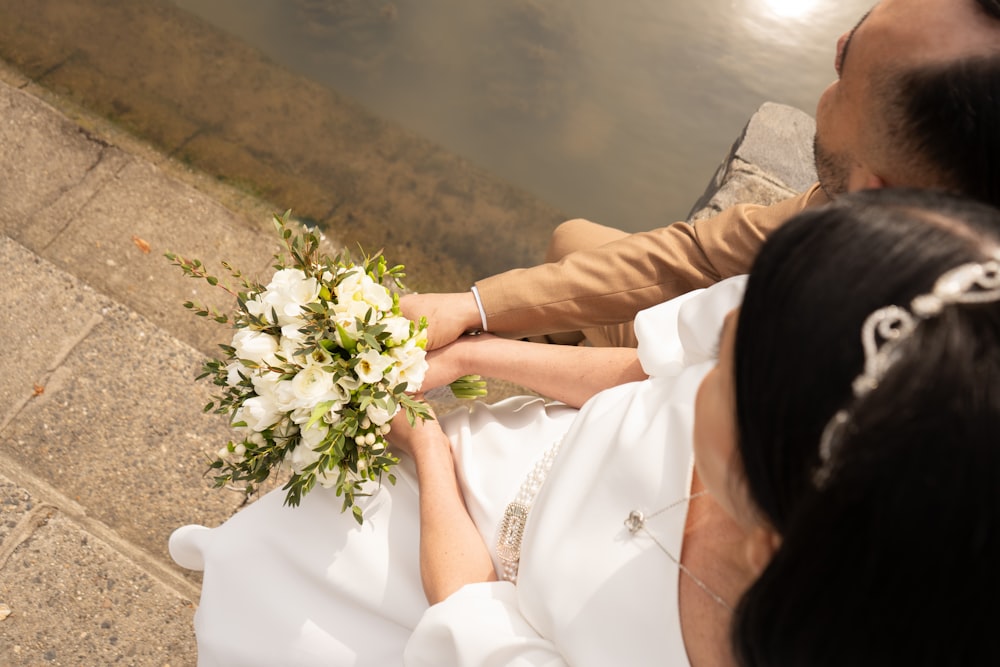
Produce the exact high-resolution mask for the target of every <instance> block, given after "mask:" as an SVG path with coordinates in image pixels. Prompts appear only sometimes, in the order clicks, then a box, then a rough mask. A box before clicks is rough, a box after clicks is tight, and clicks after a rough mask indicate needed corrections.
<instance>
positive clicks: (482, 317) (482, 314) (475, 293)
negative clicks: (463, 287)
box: [469, 285, 489, 331]
mask: <svg viewBox="0 0 1000 667" xmlns="http://www.w3.org/2000/svg"><path fill="white" fill-rule="evenodd" d="M469 291H470V292H472V298H473V299H474V300H475V302H476V312H477V313H478V314H479V323H480V325H481V326H480V329H479V330H480V331H489V327H488V326H486V309H485V308H483V300H482V298H480V296H479V288H478V287H476V286H475V285H473V286H472V287H471V288H469Z"/></svg>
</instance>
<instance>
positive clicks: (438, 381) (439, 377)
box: [420, 334, 496, 391]
mask: <svg viewBox="0 0 1000 667" xmlns="http://www.w3.org/2000/svg"><path fill="white" fill-rule="evenodd" d="M495 338H496V336H493V335H491V334H478V335H475V336H462V337H461V338H459V339H458V340H456V341H455V342H454V343H451V344H450V345H446V346H444V347H442V348H438V349H436V350H432V351H430V352H428V353H427V363H428V364H429V368H428V369H427V372H426V373H425V374H424V382H423V384H421V385H420V390H421V391H430V390H431V389H437V388H438V387H444V386H447V385H449V384H451V383H452V382H454V381H455V380H457V379H458V378H460V377H462V376H463V375H476V374H478V373H479V367H480V366H481V365H482V364H481V363H477V361H476V357H475V353H476V350H477V349H479V348H477V347H476V346H477V345H479V346H482V345H483V344H488V343H489V341H490V340H491V339H495Z"/></svg>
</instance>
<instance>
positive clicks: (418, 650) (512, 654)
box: [403, 581, 567, 667]
mask: <svg viewBox="0 0 1000 667" xmlns="http://www.w3.org/2000/svg"><path fill="white" fill-rule="evenodd" d="M403 662H404V664H405V665H406V667H441V665H461V667H507V666H513V667H541V666H544V667H557V666H561V665H566V664H567V663H566V661H565V660H564V659H563V657H562V656H561V655H560V654H559V651H557V650H556V647H555V646H554V645H553V643H552V642H550V641H549V640H547V639H545V638H543V637H541V636H540V635H539V634H538V632H536V631H535V629H534V628H533V627H531V624H530V623H528V621H527V620H525V618H524V616H522V615H521V612H520V609H519V607H518V603H517V591H516V589H515V588H514V585H513V584H511V583H510V582H506V581H496V582H489V583H480V584H469V585H467V586H464V587H463V588H461V589H459V590H458V591H456V592H455V593H453V594H452V595H450V596H449V597H448V598H446V599H445V600H443V601H442V602H439V603H438V604H436V605H434V606H432V607H431V608H430V609H428V610H427V611H426V612H425V613H424V615H423V618H421V620H420V622H419V623H418V624H417V627H416V629H414V631H413V634H412V635H411V636H410V640H409V642H408V643H407V645H406V651H405V653H404V654H403Z"/></svg>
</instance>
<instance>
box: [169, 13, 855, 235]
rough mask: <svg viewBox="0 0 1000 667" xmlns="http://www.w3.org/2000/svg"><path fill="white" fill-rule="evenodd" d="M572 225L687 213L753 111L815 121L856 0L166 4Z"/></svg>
mask: <svg viewBox="0 0 1000 667" xmlns="http://www.w3.org/2000/svg"><path fill="white" fill-rule="evenodd" d="M174 2H176V4H177V5H179V6H181V7H182V8H184V9H186V10H188V11H191V12H194V13H196V14H198V15H200V16H201V17H203V18H205V19H206V20H208V21H210V22H212V23H214V24H216V25H218V26H220V27H222V28H223V29H225V30H226V31H228V32H230V33H232V34H235V35H237V36H239V37H240V38H242V39H244V40H246V41H248V42H250V43H251V44H253V45H254V46H256V47H257V48H259V49H261V50H263V51H264V52H266V53H267V54H268V55H269V56H270V57H271V58H273V59H274V60H276V61H278V62H279V63H281V64H283V65H285V66H288V67H290V68H292V69H294V70H296V71H299V72H301V73H304V74H305V75H307V76H309V77H311V78H314V79H316V80H317V81H320V82H322V83H324V84H326V85H329V86H331V87H333V88H334V89H336V90H338V91H340V92H342V93H345V94H347V95H350V96H352V97H354V98H355V99H357V100H358V101H360V102H361V103H362V104H364V105H365V106H367V107H368V108H369V109H370V110H372V111H374V112H375V113H377V114H379V115H382V116H384V117H387V118H390V119H392V120H395V121H397V122H399V123H401V124H403V125H404V126H406V127H409V128H411V129H413V130H414V131H416V132H418V133H419V134H422V135H423V136H426V137H428V138H430V139H432V140H434V141H436V142H439V143H441V144H442V145H444V146H445V147H447V148H448V149H450V150H452V151H455V152H457V153H459V154H461V155H463V156H465V157H467V158H469V159H470V160H471V161H473V162H474V163H476V164H479V165H481V166H483V167H485V168H486V169H489V170H491V171H493V172H495V173H497V174H498V175H500V176H501V177H503V178H505V179H507V180H509V181H510V182H512V183H514V184H516V185H518V186H520V187H522V188H525V189H527V190H528V191H530V192H532V193H534V194H536V195H538V196H539V197H541V198H542V199H544V200H545V201H547V202H549V203H550V204H552V205H553V206H555V207H556V208H558V209H560V210H562V211H565V212H566V213H567V214H569V215H572V216H581V217H587V218H590V219H594V220H598V221H601V222H604V223H606V224H612V225H615V226H619V227H622V228H625V229H630V230H639V229H647V228H650V227H654V226H657V225H660V224H664V223H665V222H669V221H671V220H674V219H678V218H680V217H683V216H685V215H686V214H687V212H688V209H689V208H690V206H691V204H692V203H693V202H694V200H695V199H697V197H698V196H699V195H700V194H701V191H702V189H703V188H704V186H705V184H706V182H707V181H708V179H709V178H710V177H711V175H712V173H713V171H714V169H715V167H716V166H717V165H718V163H719V161H720V160H721V159H722V158H723V157H724V156H725V154H726V152H727V150H728V148H729V145H730V144H731V142H732V141H733V140H734V139H735V137H736V136H737V135H738V133H739V131H740V129H741V128H742V126H743V124H744V123H745V122H746V120H747V118H748V117H749V116H750V114H752V113H753V111H754V110H755V109H756V108H757V107H758V106H759V105H760V104H761V103H762V102H764V101H767V100H770V101H776V102H783V103H786V104H791V105H794V106H797V107H800V108H802V109H805V110H806V111H809V112H810V113H812V111H813V109H814V106H815V102H816V99H817V98H818V96H819V94H820V92H821V91H822V90H823V88H824V87H825V86H826V85H827V83H828V82H829V81H830V80H831V79H832V77H833V66H832V60H833V52H834V43H835V41H836V38H837V37H838V36H839V35H840V33H842V32H843V31H845V30H848V29H850V28H851V27H852V26H853V25H854V23H855V22H856V21H857V19H858V18H859V17H860V15H861V14H862V13H864V11H866V10H867V9H868V8H869V6H870V4H871V0H700V1H699V2H691V1H689V0H660V1H658V2H653V1H650V0H631V1H629V2H610V1H608V0H550V1H549V2H542V1H541V0H496V1H492V2H467V1H466V2H463V1H462V0H395V1H394V2H382V1H374V2H373V1H371V0H174Z"/></svg>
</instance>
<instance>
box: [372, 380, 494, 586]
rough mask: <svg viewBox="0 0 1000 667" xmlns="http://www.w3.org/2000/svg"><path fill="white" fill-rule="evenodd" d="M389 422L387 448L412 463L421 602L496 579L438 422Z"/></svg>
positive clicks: (399, 417)
mask: <svg viewBox="0 0 1000 667" xmlns="http://www.w3.org/2000/svg"><path fill="white" fill-rule="evenodd" d="M417 397H418V398H422V397H421V396H420V395H418V396H417ZM391 424H392V428H391V429H390V430H389V444H390V446H391V447H392V448H394V449H396V450H398V451H400V452H406V453H407V454H409V455H410V456H411V457H412V458H413V461H414V463H415V464H416V467H417V484H419V486H420V576H421V580H422V582H423V585H424V594H425V595H426V596H427V601H428V602H429V603H430V604H436V603H438V602H440V601H441V600H443V599H445V598H446V597H448V596H449V595H451V594H452V593H454V592H455V591H457V590H458V589H459V588H461V587H462V586H465V585H466V584H470V583H475V582H480V581H492V580H494V579H496V572H495V571H494V569H493V562H492V561H491V560H490V553H489V550H488V549H487V548H486V544H485V543H483V538H482V537H481V536H480V535H479V531H478V530H477V529H476V525H475V524H474V523H473V522H472V518H471V517H470V516H469V513H468V511H467V510H466V508H465V500H464V499H463V498H462V491H461V488H460V487H459V484H458V478H457V477H456V475H455V462H454V460H453V459H452V455H451V442H450V441H449V440H448V436H447V435H446V434H445V432H444V431H443V430H441V425H440V423H439V422H438V421H437V420H434V421H431V420H419V419H418V420H417V422H416V423H415V424H414V425H413V426H410V423H409V421H408V420H407V419H406V415H405V414H403V413H402V411H401V412H400V414H398V415H396V417H395V418H393V420H392V422H391Z"/></svg>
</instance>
